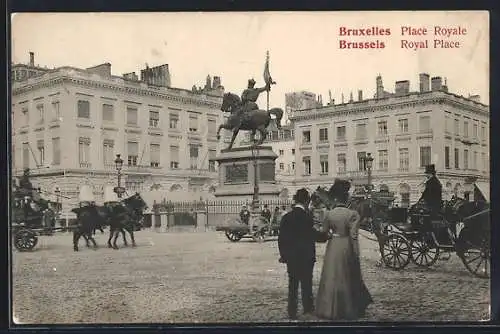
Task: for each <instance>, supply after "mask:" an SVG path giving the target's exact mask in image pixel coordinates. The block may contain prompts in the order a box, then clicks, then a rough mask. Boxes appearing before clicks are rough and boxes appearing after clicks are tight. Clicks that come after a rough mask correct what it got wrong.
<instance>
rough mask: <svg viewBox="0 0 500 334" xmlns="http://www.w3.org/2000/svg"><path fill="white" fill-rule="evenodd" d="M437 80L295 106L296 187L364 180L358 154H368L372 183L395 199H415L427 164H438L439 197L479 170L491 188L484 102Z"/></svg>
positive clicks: (481, 182)
mask: <svg viewBox="0 0 500 334" xmlns="http://www.w3.org/2000/svg"><path fill="white" fill-rule="evenodd" d="M427 78H428V76H427ZM437 79H439V78H433V79H432V80H433V84H432V87H433V88H432V90H430V89H428V90H425V91H420V92H409V91H404V89H403V91H402V92H401V89H399V92H398V94H389V93H388V95H386V96H384V97H383V98H374V99H367V100H361V101H350V102H349V103H344V104H337V105H329V106H326V107H322V108H316V109H311V110H302V111H297V112H295V113H293V115H292V117H291V120H292V122H293V124H294V128H295V147H296V154H295V161H296V174H295V188H294V189H293V190H294V191H295V190H296V188H299V187H302V186H306V187H308V188H310V189H311V190H312V189H314V188H316V187H317V186H318V185H319V186H325V185H331V184H332V182H333V180H334V178H335V177H342V178H348V179H352V180H353V182H354V183H366V182H367V172H366V170H364V169H365V168H366V166H363V164H362V162H360V157H361V156H363V154H365V153H371V155H372V157H373V158H374V160H373V168H372V181H373V184H374V185H375V186H376V188H378V186H380V185H382V184H385V185H387V186H388V187H389V189H390V191H393V192H395V193H396V195H397V197H398V200H401V198H406V201H408V196H409V201H410V202H414V201H416V200H417V199H418V198H419V196H420V193H421V191H422V190H423V189H422V182H423V181H424V173H423V172H424V169H425V165H426V164H435V165H436V170H437V176H438V178H439V179H440V180H441V183H442V184H443V191H444V194H445V195H444V196H449V195H450V194H451V193H453V192H455V191H456V192H458V193H459V194H463V191H464V187H463V185H464V180H465V177H467V176H476V177H477V178H478V181H477V182H478V184H479V185H480V186H481V189H484V190H483V191H485V192H488V191H489V182H490V181H489V175H490V174H489V173H490V168H489V107H488V106H487V105H484V104H482V103H479V102H477V101H476V98H475V97H471V98H465V97H462V96H458V95H455V94H451V93H449V92H448V91H447V87H446V86H442V85H440V84H439V85H438V84H437V83H435V81H438V80H437ZM438 86H439V87H438ZM421 87H422V86H421ZM423 87H426V86H425V85H424V86H423ZM403 88H404V87H403ZM424 89H425V88H424ZM396 91H398V87H396ZM456 158H458V159H456ZM486 195H487V196H489V194H486Z"/></svg>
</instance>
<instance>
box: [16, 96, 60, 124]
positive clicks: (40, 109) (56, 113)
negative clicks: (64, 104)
mask: <svg viewBox="0 0 500 334" xmlns="http://www.w3.org/2000/svg"><path fill="white" fill-rule="evenodd" d="M51 113H52V114H51V116H52V118H51V120H53V121H55V120H58V119H60V117H61V108H60V103H59V101H54V102H52V103H51ZM21 114H22V115H23V118H24V125H29V123H30V113H29V110H28V107H23V108H22V109H21ZM36 117H37V120H36V124H43V123H44V122H45V118H46V115H45V107H44V104H43V103H39V104H37V105H36Z"/></svg>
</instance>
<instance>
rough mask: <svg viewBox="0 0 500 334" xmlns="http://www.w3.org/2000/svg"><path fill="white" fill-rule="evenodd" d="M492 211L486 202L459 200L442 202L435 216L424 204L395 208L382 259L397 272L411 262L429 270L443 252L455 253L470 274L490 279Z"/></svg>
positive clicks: (386, 231)
mask: <svg viewBox="0 0 500 334" xmlns="http://www.w3.org/2000/svg"><path fill="white" fill-rule="evenodd" d="M476 189H477V187H476ZM477 190H478V189H477ZM489 211H490V210H489V203H487V202H485V201H466V200H464V199H461V198H456V197H455V198H453V199H452V200H451V201H443V205H442V210H441V212H440V214H439V215H437V216H435V217H433V216H432V215H431V213H430V211H429V210H428V208H427V207H426V206H425V204H423V203H422V202H417V203H416V204H415V205H414V206H412V207H411V208H409V209H405V208H393V209H391V210H390V212H389V220H388V222H387V223H388V224H387V228H386V230H385V231H384V234H383V236H382V240H383V241H382V247H381V255H382V260H383V262H384V264H385V265H386V266H388V267H390V268H393V269H395V270H401V269H403V268H404V267H406V266H407V265H408V264H409V263H410V262H412V263H414V264H416V265H417V266H419V267H430V266H432V265H434V264H435V263H436V262H437V260H438V259H439V258H440V255H442V254H443V253H448V254H451V253H452V252H455V253H456V254H457V255H458V257H459V258H460V259H461V260H462V262H463V264H464V265H465V267H466V268H467V270H468V271H469V272H471V273H472V274H473V275H475V276H477V277H481V278H488V277H489V276H490V261H491V247H490V219H489Z"/></svg>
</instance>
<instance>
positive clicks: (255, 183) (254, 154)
mask: <svg viewBox="0 0 500 334" xmlns="http://www.w3.org/2000/svg"><path fill="white" fill-rule="evenodd" d="M258 155H259V148H258V147H257V145H256V144H255V143H254V145H253V146H252V158H253V198H252V211H254V213H257V212H258V210H259V180H258V178H259V174H258V173H259V172H258V163H257V157H258Z"/></svg>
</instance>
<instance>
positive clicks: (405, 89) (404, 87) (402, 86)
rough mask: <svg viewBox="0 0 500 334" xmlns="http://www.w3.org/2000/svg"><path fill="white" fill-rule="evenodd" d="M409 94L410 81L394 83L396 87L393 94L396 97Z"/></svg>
mask: <svg viewBox="0 0 500 334" xmlns="http://www.w3.org/2000/svg"><path fill="white" fill-rule="evenodd" d="M409 92H410V81H409V80H401V81H396V87H395V91H394V93H395V94H396V96H401V95H406V94H408V93H409Z"/></svg>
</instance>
